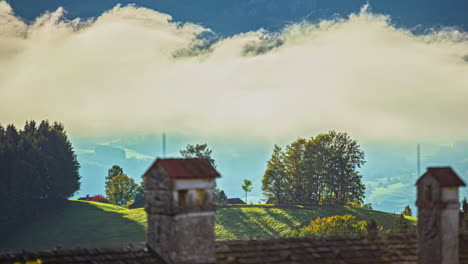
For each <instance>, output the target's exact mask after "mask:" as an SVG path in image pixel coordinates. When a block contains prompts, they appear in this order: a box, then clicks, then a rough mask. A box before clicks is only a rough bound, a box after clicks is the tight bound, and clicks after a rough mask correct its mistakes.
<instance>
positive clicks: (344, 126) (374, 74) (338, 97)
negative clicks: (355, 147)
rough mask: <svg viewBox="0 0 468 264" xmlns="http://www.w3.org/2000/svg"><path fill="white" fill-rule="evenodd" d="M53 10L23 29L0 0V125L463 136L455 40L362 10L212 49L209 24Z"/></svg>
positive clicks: (464, 73)
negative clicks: (44, 122) (29, 122)
mask: <svg viewBox="0 0 468 264" xmlns="http://www.w3.org/2000/svg"><path fill="white" fill-rule="evenodd" d="M63 12H64V11H63V10H62V9H58V10H57V11H55V12H53V13H47V14H44V15H43V16H41V17H39V18H37V19H36V21H34V22H33V23H31V24H25V23H24V22H23V21H21V20H20V19H19V18H17V17H16V16H15V15H14V13H13V11H12V10H11V8H10V6H9V5H8V4H7V3H6V2H4V1H3V2H2V1H0V96H1V104H0V123H3V124H6V123H15V124H18V125H22V124H23V123H24V121H25V120H26V119H37V120H40V119H49V120H59V121H61V122H63V123H64V124H65V126H66V127H67V129H68V131H70V133H72V134H73V135H75V136H80V137H93V136H102V135H108V134H122V135H124V134H127V135H130V134H138V133H153V132H157V133H159V132H160V131H162V130H164V131H166V132H169V133H178V134H190V135H194V136H197V135H199V136H200V135H203V136H215V137H233V138H264V139H267V140H284V139H291V138H295V137H297V136H311V135H315V134H317V133H318V132H324V131H327V130H330V129H336V130H340V131H346V132H349V133H350V134H351V135H352V136H353V137H356V138H359V139H365V140H403V141H406V140H415V139H418V140H431V141H449V140H450V141H451V140H455V139H466V135H468V125H467V123H468V114H467V108H466V107H467V105H468V99H467V98H468V62H467V57H468V34H467V33H466V32H460V31H457V30H455V29H443V30H438V31H432V32H430V33H427V34H425V35H414V34H412V33H411V32H410V31H408V30H405V29H402V28H396V27H395V26H393V25H392V24H391V21H390V18H389V17H387V16H384V15H380V14H374V13H372V12H370V11H368V10H367V7H364V8H363V10H362V11H361V12H360V13H359V14H351V15H350V16H349V17H348V18H345V19H332V20H326V21H322V22H321V23H319V24H310V23H300V24H293V25H289V26H286V27H285V28H284V30H283V31H281V32H276V33H271V32H264V31H257V32H248V33H245V34H240V35H236V36H232V37H230V38H224V39H217V40H215V41H213V40H212V39H213V38H212V36H213V35H214V34H213V33H211V32H210V31H209V29H205V28H203V27H201V26H198V25H194V24H178V23H175V22H172V21H171V17H170V16H169V15H166V14H161V13H158V12H156V11H153V10H149V9H145V8H138V7H134V6H126V7H120V6H117V7H115V8H114V9H112V10H109V11H108V12H105V13H104V14H102V15H101V16H100V17H97V18H96V19H94V20H90V21H80V20H73V21H67V20H65V19H64V18H63V16H62V15H63ZM207 36H208V37H207ZM209 39H211V40H209Z"/></svg>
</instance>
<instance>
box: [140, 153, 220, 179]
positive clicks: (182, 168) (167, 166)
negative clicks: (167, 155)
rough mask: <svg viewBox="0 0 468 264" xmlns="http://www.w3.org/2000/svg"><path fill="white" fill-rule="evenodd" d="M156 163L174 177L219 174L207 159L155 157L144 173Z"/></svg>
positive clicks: (205, 176)
mask: <svg viewBox="0 0 468 264" xmlns="http://www.w3.org/2000/svg"><path fill="white" fill-rule="evenodd" d="M158 164H159V165H160V166H161V167H162V168H163V169H164V170H165V171H166V172H167V174H168V175H169V177H171V178H176V179H200V178H216V177H219V176H220V175H219V173H218V172H217V171H216V170H215V168H213V166H212V165H211V163H210V162H209V161H208V160H207V159H199V158H189V159H185V158H184V159H182V158H181V159H156V161H155V162H154V164H153V165H152V166H151V167H150V169H149V170H148V171H147V172H146V173H145V175H146V174H147V173H148V172H149V171H151V170H152V169H153V168H154V167H155V166H156V165H158Z"/></svg>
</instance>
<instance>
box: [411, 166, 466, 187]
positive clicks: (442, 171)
mask: <svg viewBox="0 0 468 264" xmlns="http://www.w3.org/2000/svg"><path fill="white" fill-rule="evenodd" d="M426 175H431V176H432V177H434V178H435V179H436V180H437V181H438V182H439V183H440V186H442V187H448V186H465V183H464V182H463V181H462V179H460V177H459V176H458V175H457V174H456V173H455V172H454V171H453V170H452V168H450V167H430V168H427V172H426V173H425V174H424V175H423V176H422V177H421V178H419V180H418V181H417V183H418V182H419V181H420V180H421V179H422V178H423V177H424V176H426ZM417 183H416V184H417Z"/></svg>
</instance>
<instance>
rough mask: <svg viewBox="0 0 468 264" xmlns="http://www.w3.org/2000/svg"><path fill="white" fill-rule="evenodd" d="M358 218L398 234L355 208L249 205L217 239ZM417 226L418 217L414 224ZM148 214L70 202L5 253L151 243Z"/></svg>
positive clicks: (14, 239) (226, 214) (383, 216)
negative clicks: (315, 221)
mask: <svg viewBox="0 0 468 264" xmlns="http://www.w3.org/2000/svg"><path fill="white" fill-rule="evenodd" d="M344 214H352V215H355V216H356V218H357V219H358V220H369V219H370V218H375V219H376V220H377V222H378V223H379V224H381V225H383V226H384V228H386V229H388V228H392V226H393V222H394V219H395V217H396V215H394V214H390V213H386V212H380V211H373V210H368V209H363V208H352V207H339V206H327V207H309V208H304V207H301V206H289V207H284V208H279V207H272V206H268V205H244V206H229V207H224V208H219V209H218V211H217V214H216V227H215V230H216V238H217V239H218V240H227V239H229V240H230V239H249V238H267V237H278V236H282V235H285V234H286V233H288V232H289V231H291V230H293V229H296V228H299V227H302V226H304V225H307V224H308V223H309V222H310V221H311V220H313V219H315V218H317V217H319V216H320V217H326V216H333V215H344ZM409 219H410V220H411V221H412V223H413V224H414V223H415V221H416V218H415V217H410V218H409ZM145 230H146V213H145V211H144V209H142V208H141V209H126V208H123V207H120V206H115V205H109V204H103V203H95V202H85V201H69V202H68V204H67V205H66V206H65V207H64V208H62V209H60V210H57V211H55V212H53V213H50V214H49V215H47V216H45V217H43V218H40V219H35V220H34V221H33V223H32V224H30V225H28V226H25V227H24V228H22V229H21V230H18V231H17V232H15V233H14V235H13V236H11V237H8V238H3V239H2V240H1V241H0V248H2V249H6V248H10V249H15V248H26V249H27V248H32V249H38V248H51V247H55V246H57V245H62V246H77V245H80V246H121V245H125V244H128V243H140V242H143V241H144V240H145Z"/></svg>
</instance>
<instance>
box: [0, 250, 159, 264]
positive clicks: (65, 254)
mask: <svg viewBox="0 0 468 264" xmlns="http://www.w3.org/2000/svg"><path fill="white" fill-rule="evenodd" d="M37 260H40V261H41V263H43V264H72V263H73V264H164V261H162V260H161V259H160V258H159V257H158V256H157V255H156V254H153V253H152V252H150V251H148V250H147V249H146V248H131V247H126V248H56V249H52V250H44V251H36V252H34V251H16V252H0V264H12V263H16V262H19V263H26V261H37Z"/></svg>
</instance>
